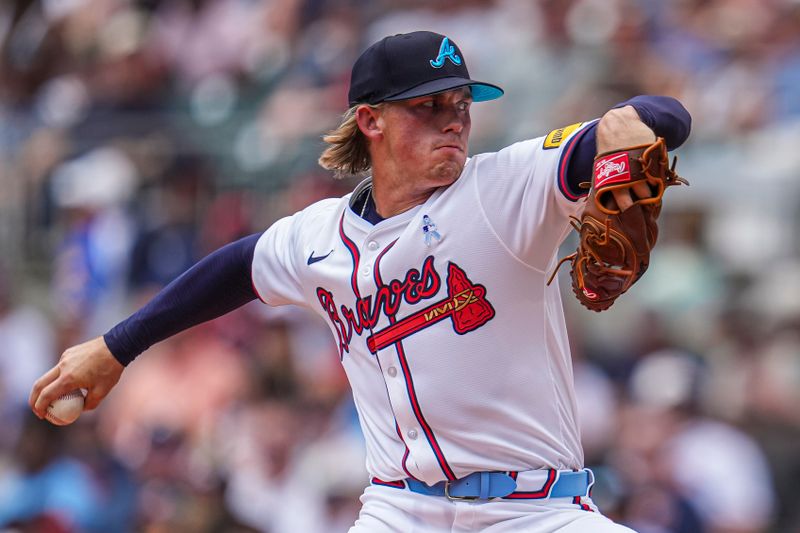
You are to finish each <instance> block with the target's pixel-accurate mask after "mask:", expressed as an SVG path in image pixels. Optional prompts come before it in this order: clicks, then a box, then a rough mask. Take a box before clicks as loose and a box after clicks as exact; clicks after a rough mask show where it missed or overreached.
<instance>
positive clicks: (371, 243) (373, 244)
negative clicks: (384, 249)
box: [367, 241, 378, 252]
mask: <svg viewBox="0 0 800 533" xmlns="http://www.w3.org/2000/svg"><path fill="white" fill-rule="evenodd" d="M367 248H369V249H370V250H372V251H373V252H374V251H375V250H377V249H378V243H377V242H375V241H369V244H367Z"/></svg>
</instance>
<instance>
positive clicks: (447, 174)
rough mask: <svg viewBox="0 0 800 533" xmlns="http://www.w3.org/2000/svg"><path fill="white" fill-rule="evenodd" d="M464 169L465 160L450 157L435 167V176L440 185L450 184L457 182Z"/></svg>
mask: <svg viewBox="0 0 800 533" xmlns="http://www.w3.org/2000/svg"><path fill="white" fill-rule="evenodd" d="M463 170H464V161H456V160H452V159H448V160H446V161H442V162H440V163H438V164H437V165H436V166H434V168H433V172H432V174H433V177H434V179H435V180H436V181H437V182H438V184H439V185H450V184H451V183H453V182H455V181H456V180H457V179H458V178H459V176H461V172H462V171H463Z"/></svg>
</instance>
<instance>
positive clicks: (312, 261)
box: [307, 250, 333, 266]
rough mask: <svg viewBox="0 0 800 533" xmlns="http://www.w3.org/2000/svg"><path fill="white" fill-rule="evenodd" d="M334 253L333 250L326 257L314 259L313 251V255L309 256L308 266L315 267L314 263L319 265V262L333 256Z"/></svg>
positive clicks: (319, 256) (312, 253) (321, 256)
mask: <svg viewBox="0 0 800 533" xmlns="http://www.w3.org/2000/svg"><path fill="white" fill-rule="evenodd" d="M332 253H333V250H331V251H330V252H328V253H327V254H325V255H318V256H317V257H314V251H313V250H312V251H311V255H309V256H308V261H307V264H308V265H309V266H311V265H313V264H314V263H317V262H319V261H322V260H323V259H325V258H326V257H328V256H329V255H331V254H332Z"/></svg>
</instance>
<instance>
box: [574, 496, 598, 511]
mask: <svg viewBox="0 0 800 533" xmlns="http://www.w3.org/2000/svg"><path fill="white" fill-rule="evenodd" d="M572 503H574V504H575V505H580V506H581V509H583V510H584V511H589V512H590V513H593V512H594V511H593V510H592V508H591V507H589V506H588V505H586V504H585V503H582V502H581V497H580V496H575V497H574V498H572Z"/></svg>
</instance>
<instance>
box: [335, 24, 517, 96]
mask: <svg viewBox="0 0 800 533" xmlns="http://www.w3.org/2000/svg"><path fill="white" fill-rule="evenodd" d="M458 87H470V88H471V89H472V99H473V101H475V102H484V101H486V100H494V99H495V98H500V97H501V96H503V89H501V88H500V87H498V86H496V85H492V84H490V83H484V82H482V81H475V80H473V79H470V77H469V71H468V70H467V63H466V61H465V60H464V55H463V54H462V53H461V50H460V49H459V48H458V45H456V43H454V42H453V41H451V40H450V39H449V38H448V37H446V36H444V35H440V34H438V33H433V32H430V31H415V32H412V33H400V34H397V35H392V36H389V37H385V38H383V39H381V40H380V41H378V42H377V43H375V44H373V45H372V46H370V47H369V48H367V49H366V50H365V51H364V53H363V54H361V56H360V57H359V58H358V59H357V60H356V62H355V64H354V65H353V72H352V74H351V76H350V92H349V94H348V101H349V104H350V106H351V107H352V106H354V105H355V104H377V103H380V102H391V101H395V100H406V99H408V98H416V97H418V96H425V95H428V94H435V93H440V92H443V91H449V90H451V89H457V88H458Z"/></svg>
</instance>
